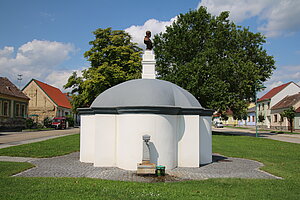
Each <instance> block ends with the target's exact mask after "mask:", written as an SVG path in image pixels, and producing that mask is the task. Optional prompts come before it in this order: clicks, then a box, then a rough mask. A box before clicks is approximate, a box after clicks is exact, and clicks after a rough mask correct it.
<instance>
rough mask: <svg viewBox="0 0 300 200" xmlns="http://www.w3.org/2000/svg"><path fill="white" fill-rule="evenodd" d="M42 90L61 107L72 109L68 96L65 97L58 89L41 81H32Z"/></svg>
mask: <svg viewBox="0 0 300 200" xmlns="http://www.w3.org/2000/svg"><path fill="white" fill-rule="evenodd" d="M32 81H34V82H35V83H36V84H37V85H38V86H40V88H41V89H42V90H43V91H44V92H45V93H46V94H47V95H48V97H50V99H52V101H53V102H54V103H55V104H56V105H58V106H61V107H64V108H70V109H71V108H72V106H71V104H70V101H69V100H68V99H67V97H66V95H64V94H63V93H62V92H61V91H60V90H59V89H58V88H56V87H53V86H51V85H48V84H46V83H43V82H41V81H38V80H35V79H32Z"/></svg>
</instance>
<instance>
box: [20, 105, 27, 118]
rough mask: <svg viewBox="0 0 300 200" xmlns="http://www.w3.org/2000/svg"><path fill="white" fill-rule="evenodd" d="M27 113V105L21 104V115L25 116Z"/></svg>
mask: <svg viewBox="0 0 300 200" xmlns="http://www.w3.org/2000/svg"><path fill="white" fill-rule="evenodd" d="M25 115H26V113H25V105H22V106H21V116H22V117H25Z"/></svg>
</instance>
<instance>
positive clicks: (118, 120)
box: [79, 51, 213, 170]
mask: <svg viewBox="0 0 300 200" xmlns="http://www.w3.org/2000/svg"><path fill="white" fill-rule="evenodd" d="M146 54H147V56H145V55H144V58H143V76H142V77H143V78H144V79H137V80H131V81H127V82H124V83H121V84H119V85H116V86H114V87H112V88H110V89H108V90H106V91H105V92H103V93H102V94H100V95H99V96H98V97H97V98H96V99H95V100H94V102H93V103H92V105H91V107H90V108H81V109H79V113H80V115H81V130H80V161H81V162H88V163H94V166H99V167H119V168H122V169H126V170H136V169H137V163H140V162H141V161H142V153H143V149H142V147H143V140H142V136H143V135H145V134H147V135H150V136H151V140H150V155H151V158H150V162H151V163H155V164H157V165H164V166H166V169H173V168H175V167H199V166H200V165H201V164H207V163H210V162H212V141H211V140H212V138H211V116H212V113H213V111H212V110H208V109H204V108H203V107H202V106H201V105H200V104H199V102H198V101H197V99H196V98H195V97H194V96H193V95H192V94H190V93H189V92H188V91H186V90H184V89H182V88H181V87H179V86H177V85H175V84H173V83H170V82H167V81H163V80H157V79H155V71H154V66H155V59H154V55H153V54H152V52H149V51H146ZM149 54H152V56H151V55H149ZM145 61H146V62H145ZM145 63H146V64H145ZM151 63H152V64H151Z"/></svg>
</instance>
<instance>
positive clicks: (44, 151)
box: [0, 134, 79, 158]
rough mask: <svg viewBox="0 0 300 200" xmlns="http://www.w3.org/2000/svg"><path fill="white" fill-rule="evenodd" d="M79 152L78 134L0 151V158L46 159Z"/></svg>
mask: <svg viewBox="0 0 300 200" xmlns="http://www.w3.org/2000/svg"><path fill="white" fill-rule="evenodd" d="M74 151H79V134H75V135H68V136H64V137H58V138H54V139H51V140H45V141H42V142H36V143H31V144H23V145H19V146H14V147H8V148H4V149H0V156H18V157H35V158H48V157H54V156H60V155H65V154H69V153H71V152H74Z"/></svg>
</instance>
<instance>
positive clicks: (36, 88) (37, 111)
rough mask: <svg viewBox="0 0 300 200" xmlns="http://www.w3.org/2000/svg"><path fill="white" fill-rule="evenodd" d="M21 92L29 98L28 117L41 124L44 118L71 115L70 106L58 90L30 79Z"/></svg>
mask: <svg viewBox="0 0 300 200" xmlns="http://www.w3.org/2000/svg"><path fill="white" fill-rule="evenodd" d="M23 92H24V93H25V94H26V95H27V96H28V97H29V98H30V100H29V105H28V115H29V116H34V117H33V118H34V119H36V121H37V122H39V123H42V122H43V120H44V119H45V118H46V117H49V118H53V117H63V116H67V115H70V114H71V108H72V107H71V104H70V101H69V100H68V98H67V96H66V95H65V94H63V93H62V92H61V91H60V90H59V89H58V88H56V87H53V86H51V85H48V84H46V83H43V82H41V81H38V80H35V79H32V80H31V81H30V82H29V83H28V84H27V85H26V86H25V87H24V88H23Z"/></svg>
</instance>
